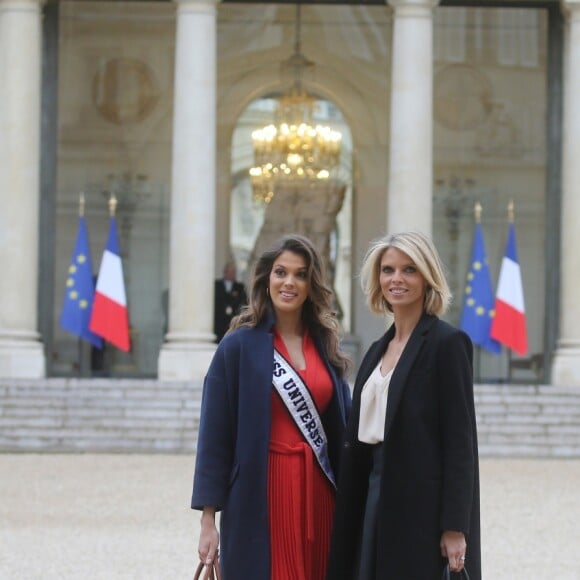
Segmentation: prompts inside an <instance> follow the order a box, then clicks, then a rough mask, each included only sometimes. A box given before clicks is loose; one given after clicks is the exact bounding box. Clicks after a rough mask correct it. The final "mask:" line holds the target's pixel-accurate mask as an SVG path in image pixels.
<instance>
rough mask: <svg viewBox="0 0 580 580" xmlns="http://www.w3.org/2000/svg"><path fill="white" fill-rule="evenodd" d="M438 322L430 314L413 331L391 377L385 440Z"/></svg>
mask: <svg viewBox="0 0 580 580" xmlns="http://www.w3.org/2000/svg"><path fill="white" fill-rule="evenodd" d="M436 320H437V318H436V317H435V316H431V315H429V314H424V315H423V316H422V317H421V319H420V320H419V322H418V323H417V326H416V327H415V329H414V330H413V332H412V334H411V336H410V337H409V342H408V343H407V346H406V347H405V350H404V351H403V354H402V355H401V358H400V359H399V362H398V363H397V366H396V367H395V371H394V372H393V376H392V377H391V382H390V384H389V394H388V400H387V415H386V417H385V436H384V440H385V441H386V440H387V437H388V435H389V431H390V429H391V426H392V424H393V419H394V418H395V415H396V413H397V408H398V406H399V403H400V401H401V396H402V395H403V391H404V389H405V385H406V384H407V377H408V376H409V372H410V371H411V368H412V367H413V364H414V362H415V359H416V358H417V355H418V354H419V351H420V350H421V347H422V346H423V343H424V342H425V339H426V337H427V333H428V332H429V329H430V328H431V326H432V325H433V323H434V322H435V321H436ZM385 348H386V345H385Z"/></svg>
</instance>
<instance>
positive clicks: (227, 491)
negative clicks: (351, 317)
mask: <svg viewBox="0 0 580 580" xmlns="http://www.w3.org/2000/svg"><path fill="white" fill-rule="evenodd" d="M272 323H273V321H272V320H270V321H266V322H264V323H262V324H260V325H258V326H257V327H255V328H250V327H242V328H239V329H238V330H236V331H234V332H233V333H231V334H228V335H226V336H225V337H224V338H223V340H222V341H221V342H220V344H219V345H218V348H217V351H216V353H215V355H214V357H213V360H212V362H211V364H210V367H209V370H208V373H207V375H206V377H205V381H204V387H203V396H202V405H201V418H200V428H199V438H198V444H197V457H196V465H195V476H194V483H193V496H192V501H191V507H192V508H194V509H202V508H203V507H204V506H213V507H215V508H216V510H218V511H219V510H221V511H222V513H221V519H220V562H221V565H222V572H223V577H224V580H240V579H242V578H244V579H245V578H248V579H249V578H251V579H252V580H270V538H269V524H268V493H267V481H268V479H267V477H268V448H269V442H270V422H271V405H272V389H273V387H272V371H273V362H274V341H273V334H272ZM315 342H317V341H316V338H315ZM317 346H318V350H319V352H321V348H320V344H319V343H318V342H317ZM321 356H322V358H323V360H324V361H325V362H326V366H327V368H328V371H329V373H330V376H331V377H332V381H333V385H334V394H333V396H332V399H331V402H330V404H329V405H328V407H327V409H326V410H325V412H324V414H323V415H322V421H323V424H324V428H325V431H326V435H327V439H328V452H329V457H330V461H331V464H332V467H333V470H334V472H335V475H336V476H337V475H338V463H339V458H340V451H341V448H342V441H343V435H344V428H345V425H346V420H347V415H348V411H349V409H350V390H349V387H348V385H347V383H346V382H345V381H344V380H342V379H341V378H340V377H339V374H338V372H337V370H336V369H334V368H333V367H332V366H331V365H330V364H328V361H327V359H326V357H325V356H324V353H322V352H321Z"/></svg>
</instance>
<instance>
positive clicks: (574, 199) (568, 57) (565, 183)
mask: <svg viewBox="0 0 580 580" xmlns="http://www.w3.org/2000/svg"><path fill="white" fill-rule="evenodd" d="M562 6H563V8H564V10H565V11H566V12H567V26H566V34H567V37H566V43H565V50H566V54H565V55H564V63H565V71H564V122H563V136H562V137H563V147H562V163H563V166H562V216H561V217H562V230H561V236H560V243H561V256H562V257H561V267H560V272H561V274H560V276H561V278H560V336H559V340H558V347H557V349H556V352H555V353H554V360H553V365H552V383H553V384H554V385H564V386H568V385H570V386H578V385H580V300H579V299H578V284H579V283H580V262H579V261H578V256H577V248H578V247H579V246H580V230H579V229H578V216H579V215H580V163H578V160H579V159H580V102H579V101H578V95H580V0H563V2H562Z"/></svg>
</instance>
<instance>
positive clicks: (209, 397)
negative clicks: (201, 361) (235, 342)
mask: <svg viewBox="0 0 580 580" xmlns="http://www.w3.org/2000/svg"><path fill="white" fill-rule="evenodd" d="M229 342H230V341H228V343H229ZM225 353H226V347H225V343H223V342H222V343H221V344H220V345H219V346H218V349H217V351H216V353H215V355H214V357H213V360H212V362H211V364H210V367H209V370H208V373H207V375H206V377H205V379H204V384H203V394H202V402H201V414H200V423H199V434H198V440H197V455H196V463H195V473H194V481H193V495H192V500H191V507H192V508H193V509H203V508H204V507H205V506H211V507H215V508H216V510H218V511H219V510H221V509H222V508H223V506H224V504H225V502H226V499H227V494H228V487H229V479H230V475H231V472H232V464H233V456H234V448H233V445H234V443H233V442H234V436H233V430H234V425H233V421H232V417H233V416H235V413H234V412H233V409H232V407H233V401H232V397H231V395H230V393H229V389H228V372H227V368H228V367H227V366H226V363H225V358H226V356H225ZM228 360H230V359H229V356H228ZM230 366H231V365H230ZM230 380H231V379H230Z"/></svg>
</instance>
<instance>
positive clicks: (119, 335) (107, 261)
mask: <svg viewBox="0 0 580 580" xmlns="http://www.w3.org/2000/svg"><path fill="white" fill-rule="evenodd" d="M90 328H91V330H92V331H93V332H94V333H96V334H98V335H99V336H101V337H103V338H104V339H105V340H106V341H108V342H110V343H111V344H113V345H115V346H116V347H117V348H119V349H121V350H123V351H125V352H129V350H130V349H131V343H130V339H129V315H128V311H127V297H126V294H125V282H124V280H123V263H122V261H121V254H120V252H119V241H118V237H117V222H116V220H115V217H111V222H110V226H109V238H108V240H107V246H106V248H105V251H104V253H103V259H102V261H101V267H100V269H99V276H98V278H97V287H96V289H95V301H94V306H93V313H92V316H91V323H90Z"/></svg>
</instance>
